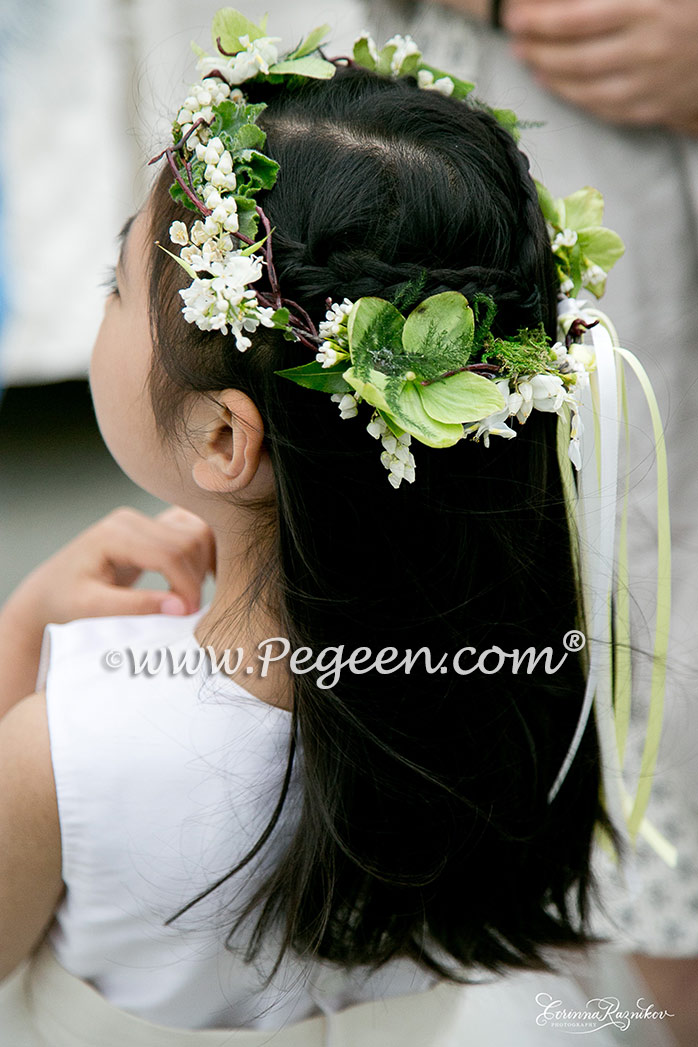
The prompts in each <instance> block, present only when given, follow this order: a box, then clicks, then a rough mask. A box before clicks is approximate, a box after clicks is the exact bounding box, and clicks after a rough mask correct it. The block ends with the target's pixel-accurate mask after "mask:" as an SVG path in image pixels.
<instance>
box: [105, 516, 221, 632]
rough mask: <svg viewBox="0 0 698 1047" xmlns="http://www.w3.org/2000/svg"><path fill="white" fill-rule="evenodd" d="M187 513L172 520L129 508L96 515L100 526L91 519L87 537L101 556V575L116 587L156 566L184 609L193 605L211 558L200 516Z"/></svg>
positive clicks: (196, 603) (208, 538)
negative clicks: (153, 517) (99, 517)
mask: <svg viewBox="0 0 698 1047" xmlns="http://www.w3.org/2000/svg"><path fill="white" fill-rule="evenodd" d="M181 512H184V511H183V510H182V511H181ZM188 516H190V517H192V519H190V520H186V521H185V520H184V518H183V517H179V522H178V523H177V524H176V525H175V524H174V523H173V522H172V517H171V516H170V517H169V518H168V521H163V520H162V519H152V518H151V517H149V516H146V515H145V514H144V513H139V512H137V511H136V510H134V509H118V510H115V511H114V512H113V513H110V515H109V516H108V517H105V519H104V520H103V521H100V524H101V525H102V526H100V524H97V525H95V528H94V530H93V533H92V535H91V539H90V540H91V542H92V543H93V545H94V546H96V552H97V555H98V556H99V558H100V559H101V562H102V572H101V573H102V576H103V578H104V580H105V581H107V582H110V583H111V584H112V585H113V586H114V587H115V588H116V587H119V586H120V585H123V584H124V582H123V580H124V578H125V577H128V576H132V575H133V572H136V571H137V572H138V573H139V574H140V573H141V572H143V571H155V572H157V573H158V574H161V575H163V577H164V578H165V579H166V581H167V582H168V584H169V586H170V589H171V590H172V593H173V594H174V595H175V596H178V597H181V599H182V600H183V601H184V606H185V609H186V610H185V612H184V613H187V612H192V611H195V610H197V609H198V607H199V603H200V599H201V585H202V583H203V580H204V578H205V577H206V574H207V573H208V571H209V570H210V566H211V562H212V553H211V546H212V544H213V539H212V536H211V534H210V529H208V527H207V526H206V525H205V524H203V525H202V521H198V518H196V517H194V516H193V514H188ZM195 521H198V522H195Z"/></svg>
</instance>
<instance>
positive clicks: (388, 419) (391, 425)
mask: <svg viewBox="0 0 698 1047" xmlns="http://www.w3.org/2000/svg"><path fill="white" fill-rule="evenodd" d="M376 410H377V411H378V414H379V415H380V416H381V418H382V419H383V421H384V422H385V424H386V425H387V426H388V429H390V432H391V433H392V434H393V436H402V434H403V433H404V432H405V430H404V429H403V428H401V426H399V425H398V424H397V422H396V421H395V419H394V418H393V416H392V415H390V414H388V413H387V412H386V411H380V410H378V408H376Z"/></svg>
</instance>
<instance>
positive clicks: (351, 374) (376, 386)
mask: <svg viewBox="0 0 698 1047" xmlns="http://www.w3.org/2000/svg"><path fill="white" fill-rule="evenodd" d="M344 380H345V381H346V382H348V383H349V385H350V386H351V387H352V389H354V390H355V391H356V392H357V393H358V394H359V396H360V397H361V399H362V400H365V401H366V403H367V404H371V405H372V406H373V407H378V408H379V409H380V410H381V411H389V410H390V408H389V407H388V403H387V401H386V399H385V393H386V387H387V384H388V378H387V377H386V376H385V375H384V374H381V372H380V371H369V372H368V375H367V377H366V378H363V377H359V375H358V374H357V373H356V368H355V367H349V368H347V370H346V371H345V372H344Z"/></svg>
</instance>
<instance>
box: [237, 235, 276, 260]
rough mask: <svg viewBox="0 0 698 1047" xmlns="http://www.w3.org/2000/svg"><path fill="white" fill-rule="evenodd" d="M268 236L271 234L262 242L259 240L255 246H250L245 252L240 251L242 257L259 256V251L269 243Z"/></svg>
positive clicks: (264, 237)
mask: <svg viewBox="0 0 698 1047" xmlns="http://www.w3.org/2000/svg"><path fill="white" fill-rule="evenodd" d="M268 236H269V234H267V236H263V237H262V239H261V240H257V242H256V243H254V244H249V245H248V246H247V247H246V248H245V249H244V250H243V251H240V254H241V255H242V257H243V258H248V257H249V256H250V255H253V254H257V251H259V249H260V247H264V245H265V243H266V242H267V239H268Z"/></svg>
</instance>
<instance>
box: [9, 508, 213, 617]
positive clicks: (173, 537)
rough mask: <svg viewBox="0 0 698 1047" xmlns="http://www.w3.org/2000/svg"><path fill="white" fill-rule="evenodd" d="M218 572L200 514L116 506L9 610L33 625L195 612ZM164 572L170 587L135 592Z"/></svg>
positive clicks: (42, 571)
mask: <svg viewBox="0 0 698 1047" xmlns="http://www.w3.org/2000/svg"><path fill="white" fill-rule="evenodd" d="M213 570H215V545H214V540H213V533H212V531H211V529H210V527H209V526H208V524H206V523H204V521H203V520H201V519H200V518H199V517H198V516H195V515H194V513H190V512H189V511H188V510H186V509H180V508H178V507H176V506H173V507H171V508H169V509H166V510H165V511H164V512H162V513H160V514H159V515H158V516H156V517H154V518H153V517H150V516H147V515H146V514H145V513H142V512H139V511H138V510H136V509H129V508H120V509H115V510H113V512H111V513H109V514H108V515H107V516H105V517H104V518H103V519H101V520H99V521H98V522H97V523H95V524H93V525H92V526H91V527H88V528H87V530H85V531H82V532H81V533H80V534H79V535H78V536H77V537H76V538H74V539H73V540H72V541H71V542H69V543H68V545H65V546H64V547H63V548H62V549H59V551H58V552H57V553H54V555H53V556H51V557H50V558H49V559H48V560H46V561H45V562H44V563H42V564H40V565H39V566H38V567H37V568H35V570H33V571H32V572H31V574H29V575H28V576H27V578H25V580H24V581H23V582H22V583H21V585H20V586H19V587H18V588H17V589H15V591H14V593H13V594H12V595H11V596H10V598H9V600H8V601H7V603H6V604H5V606H4V608H3V610H2V618H4V619H5V620H7V617H8V614H9V615H10V616H12V617H13V618H14V619H15V620H16V623H17V624H21V625H22V626H23V627H24V628H26V629H34V630H36V631H38V632H41V633H43V629H44V626H46V625H47V624H48V623H49V622H57V623H60V622H69V621H72V620H73V619H74V618H97V617H103V616H105V615H117V614H180V615H182V614H191V613H193V612H194V611H196V610H198V608H199V605H200V600H201V587H202V584H203V581H204V579H205V577H206V575H207V574H208V572H209V571H213ZM144 571H156V572H157V573H159V574H161V575H163V577H164V578H165V579H166V581H167V582H168V584H169V591H166V590H157V589H134V588H132V586H133V585H134V583H135V582H136V581H137V580H138V578H139V577H140V576H141V574H142V573H143V572H144Z"/></svg>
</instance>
